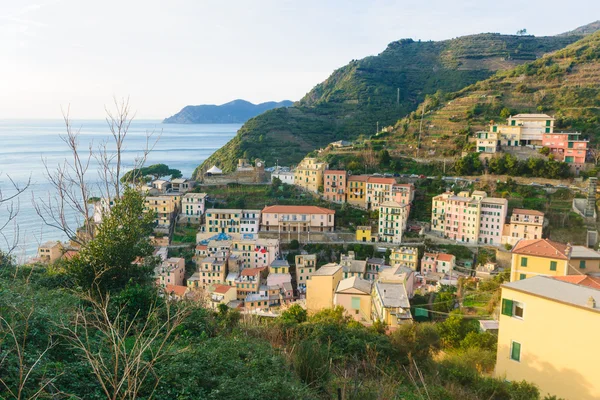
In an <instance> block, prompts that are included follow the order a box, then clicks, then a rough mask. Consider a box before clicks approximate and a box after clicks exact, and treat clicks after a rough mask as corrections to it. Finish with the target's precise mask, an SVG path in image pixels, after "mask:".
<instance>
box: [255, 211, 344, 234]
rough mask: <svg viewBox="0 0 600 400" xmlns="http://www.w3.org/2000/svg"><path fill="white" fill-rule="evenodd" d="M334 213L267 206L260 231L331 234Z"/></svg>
mask: <svg viewBox="0 0 600 400" xmlns="http://www.w3.org/2000/svg"><path fill="white" fill-rule="evenodd" d="M334 227H335V211H334V210H330V209H328V208H323V207H316V206H267V207H265V208H264V209H263V210H262V221H261V226H260V228H261V230H263V231H266V232H333V231H334Z"/></svg>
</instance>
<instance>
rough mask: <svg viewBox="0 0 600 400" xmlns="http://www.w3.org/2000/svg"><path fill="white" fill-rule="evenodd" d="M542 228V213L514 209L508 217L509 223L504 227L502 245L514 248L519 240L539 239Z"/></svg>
mask: <svg viewBox="0 0 600 400" xmlns="http://www.w3.org/2000/svg"><path fill="white" fill-rule="evenodd" d="M543 228H544V213H543V212H541V211H536V210H524V209H520V208H515V209H513V212H512V215H511V216H510V223H509V224H506V225H505V226H504V233H503V236H502V243H508V244H510V245H511V246H514V245H515V244H516V243H517V242H518V241H519V240H521V239H525V240H528V239H541V238H542V230H543Z"/></svg>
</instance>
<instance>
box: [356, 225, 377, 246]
mask: <svg viewBox="0 0 600 400" xmlns="http://www.w3.org/2000/svg"><path fill="white" fill-rule="evenodd" d="M371 230H372V228H371V226H357V227H356V241H357V242H375V241H376V240H375V239H376V236H377V235H375V236H373V235H372V233H371Z"/></svg>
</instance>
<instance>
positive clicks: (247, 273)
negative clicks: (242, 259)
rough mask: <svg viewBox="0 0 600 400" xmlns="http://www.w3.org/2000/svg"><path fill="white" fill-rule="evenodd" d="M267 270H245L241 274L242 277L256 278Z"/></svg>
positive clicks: (261, 268) (262, 268)
mask: <svg viewBox="0 0 600 400" xmlns="http://www.w3.org/2000/svg"><path fill="white" fill-rule="evenodd" d="M264 269H265V267H260V268H244V269H243V270H242V272H241V273H240V275H241V276H254V275H256V274H258V273H260V272H262V271H263V270H264Z"/></svg>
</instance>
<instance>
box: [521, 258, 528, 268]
mask: <svg viewBox="0 0 600 400" xmlns="http://www.w3.org/2000/svg"><path fill="white" fill-rule="evenodd" d="M526 266H527V257H521V267H526Z"/></svg>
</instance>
